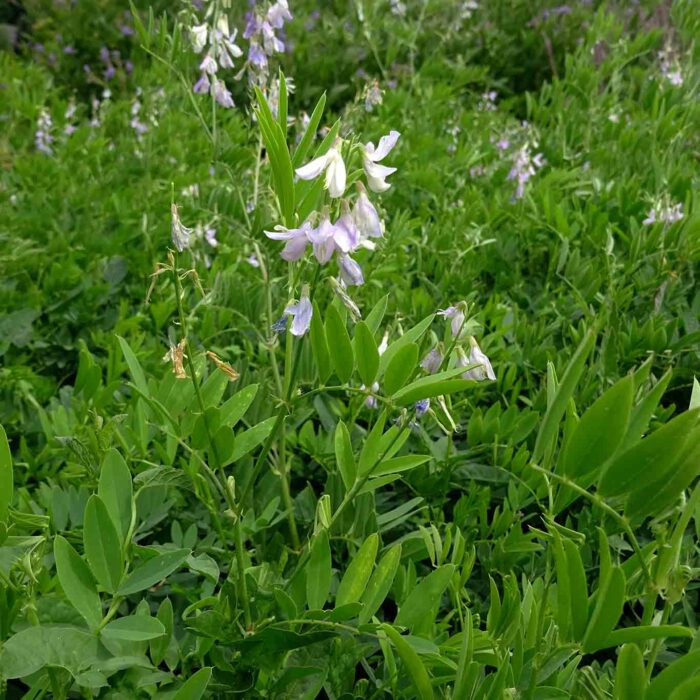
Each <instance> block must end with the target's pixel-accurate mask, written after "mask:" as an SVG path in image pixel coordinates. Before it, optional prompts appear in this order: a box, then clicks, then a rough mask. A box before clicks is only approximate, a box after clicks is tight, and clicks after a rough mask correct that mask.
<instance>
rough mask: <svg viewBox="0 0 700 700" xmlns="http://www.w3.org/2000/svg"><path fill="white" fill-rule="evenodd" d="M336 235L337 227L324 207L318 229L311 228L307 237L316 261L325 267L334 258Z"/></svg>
mask: <svg viewBox="0 0 700 700" xmlns="http://www.w3.org/2000/svg"><path fill="white" fill-rule="evenodd" d="M335 235H336V226H334V225H333V224H332V223H331V220H330V215H329V213H328V207H324V209H323V211H322V212H321V221H320V223H319V225H318V226H317V227H316V228H311V227H309V230H308V231H307V232H306V236H307V238H308V240H309V241H310V242H311V244H312V246H313V250H314V255H315V256H316V260H318V262H319V263H321V265H325V264H326V263H327V262H328V261H329V260H330V259H331V258H332V257H333V253H334V252H335V250H336V243H335Z"/></svg>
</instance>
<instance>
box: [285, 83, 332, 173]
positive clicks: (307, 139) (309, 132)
mask: <svg viewBox="0 0 700 700" xmlns="http://www.w3.org/2000/svg"><path fill="white" fill-rule="evenodd" d="M325 106H326V93H325V92H324V93H323V94H322V95H321V97H320V98H319V100H318V102H317V103H316V106H315V107H314V111H313V112H312V113H311V117H309V123H308V124H307V125H306V131H305V132H304V135H303V136H302V137H301V141H299V145H298V146H297V148H296V151H294V157H293V158H292V165H293V166H294V168H298V167H300V166H301V165H302V163H303V162H304V159H305V158H306V154H307V153H308V152H309V148H310V147H311V144H312V143H313V141H314V138H315V137H316V132H317V131H318V125H319V124H320V123H321V117H322V116H323V110H324V108H325Z"/></svg>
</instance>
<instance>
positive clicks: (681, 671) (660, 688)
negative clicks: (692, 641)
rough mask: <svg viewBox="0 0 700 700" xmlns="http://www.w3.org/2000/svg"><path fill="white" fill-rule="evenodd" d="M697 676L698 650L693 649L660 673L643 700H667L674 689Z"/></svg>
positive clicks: (699, 670) (699, 667)
mask: <svg viewBox="0 0 700 700" xmlns="http://www.w3.org/2000/svg"><path fill="white" fill-rule="evenodd" d="M698 674H700V649H695V650H693V651H691V652H689V653H687V654H686V655H685V656H682V657H681V658H680V659H678V660H677V661H674V662H673V663H672V664H671V665H670V666H667V667H666V668H665V669H664V670H663V671H661V673H659V675H658V676H656V677H655V678H654V680H652V682H651V683H650V684H649V688H648V689H647V694H646V696H645V697H644V700H668V699H669V698H670V697H671V694H672V693H673V691H674V690H675V689H676V688H678V687H679V686H680V685H681V684H682V683H684V682H687V681H688V679H689V678H691V677H694V676H697V675H698Z"/></svg>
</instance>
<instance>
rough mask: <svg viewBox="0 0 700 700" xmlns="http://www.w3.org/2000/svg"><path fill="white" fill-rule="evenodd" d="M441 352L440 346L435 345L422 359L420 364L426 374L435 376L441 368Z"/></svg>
mask: <svg viewBox="0 0 700 700" xmlns="http://www.w3.org/2000/svg"><path fill="white" fill-rule="evenodd" d="M442 359H443V357H442V352H441V350H440V346H439V345H437V346H435V347H434V348H432V350H431V351H430V352H429V353H428V354H427V355H426V356H425V357H424V358H423V360H422V361H421V363H420V366H421V368H422V369H424V370H425V371H426V372H427V373H428V374H435V373H436V372H438V371H439V370H440V367H441V366H442Z"/></svg>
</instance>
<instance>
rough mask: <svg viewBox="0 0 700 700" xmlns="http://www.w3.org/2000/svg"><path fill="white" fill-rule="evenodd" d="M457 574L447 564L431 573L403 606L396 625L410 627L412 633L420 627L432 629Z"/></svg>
mask: <svg viewBox="0 0 700 700" xmlns="http://www.w3.org/2000/svg"><path fill="white" fill-rule="evenodd" d="M454 572H455V567H454V566H453V565H452V564H445V565H443V566H440V567H438V568H437V569H435V571H432V572H431V573H429V574H428V575H427V576H426V577H425V578H424V579H423V580H422V581H421V582H420V583H419V584H418V585H417V586H416V587H415V588H414V589H413V590H412V591H411V592H410V593H409V594H408V596H407V598H406V600H404V602H403V603H402V604H401V607H400V609H399V614H398V615H397V616H396V620H395V621H394V624H396V625H401V626H402V627H408V629H409V630H410V631H411V632H412V633H417V632H415V629H416V628H418V627H421V628H427V629H430V627H432V625H433V620H434V617H435V609H436V608H437V606H438V605H439V603H440V598H442V594H443V593H444V592H445V589H446V588H447V586H448V585H449V583H450V579H451V578H452V576H453V574H454Z"/></svg>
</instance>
